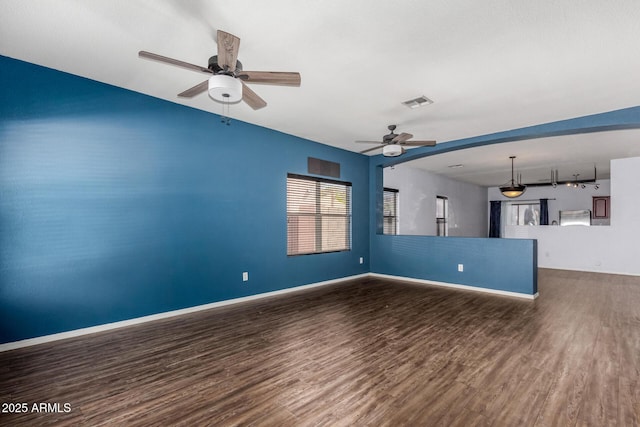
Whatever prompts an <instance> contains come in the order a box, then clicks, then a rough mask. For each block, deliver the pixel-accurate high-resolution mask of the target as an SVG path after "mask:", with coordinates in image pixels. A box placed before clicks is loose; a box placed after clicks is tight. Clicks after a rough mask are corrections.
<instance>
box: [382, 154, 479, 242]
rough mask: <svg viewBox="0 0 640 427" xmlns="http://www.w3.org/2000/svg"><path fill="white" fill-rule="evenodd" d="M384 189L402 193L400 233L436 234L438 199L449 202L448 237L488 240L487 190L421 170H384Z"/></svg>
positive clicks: (404, 168)
mask: <svg viewBox="0 0 640 427" xmlns="http://www.w3.org/2000/svg"><path fill="white" fill-rule="evenodd" d="M384 186H385V187H390V188H395V189H397V190H399V196H398V197H399V208H398V217H399V234H412V235H426V236H435V235H436V196H446V197H447V198H448V199H449V236H464V237H487V223H488V213H487V191H486V189H485V188H484V187H481V186H478V185H473V184H468V183H465V182H460V181H455V180H453V179H449V178H445V177H443V176H440V175H437V174H434V173H430V172H427V171H425V170H422V169H417V168H411V167H408V166H405V165H398V166H395V167H394V168H393V169H392V168H385V169H384Z"/></svg>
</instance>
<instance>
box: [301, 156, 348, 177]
mask: <svg viewBox="0 0 640 427" xmlns="http://www.w3.org/2000/svg"><path fill="white" fill-rule="evenodd" d="M307 159H308V160H307V171H309V173H311V174H314V175H324V176H330V177H332V178H340V163H336V162H330V161H328V160H322V159H316V158H314V157H308V158H307Z"/></svg>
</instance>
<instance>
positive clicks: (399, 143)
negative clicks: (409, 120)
mask: <svg viewBox="0 0 640 427" xmlns="http://www.w3.org/2000/svg"><path fill="white" fill-rule="evenodd" d="M387 129H389V130H390V131H391V132H390V133H389V134H387V135H385V136H383V137H382V141H356V142H358V143H365V144H380V146H379V147H373V148H367V149H366V150H363V151H360V153H367V152H369V151H373V150H377V149H378V148H382V154H383V155H384V156H386V157H396V156H399V155H401V154H402V153H404V152H405V149H404V147H433V146H434V145H436V142H435V141H409V140H410V139H411V138H413V135H411V134H410V133H405V132H402V133H401V134H400V135H398V134H396V133H394V132H393V131H394V130H396V125H389V126H387Z"/></svg>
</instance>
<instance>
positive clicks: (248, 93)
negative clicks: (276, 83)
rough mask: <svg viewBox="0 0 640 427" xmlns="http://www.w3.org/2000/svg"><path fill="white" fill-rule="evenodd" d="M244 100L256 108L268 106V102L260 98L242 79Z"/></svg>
mask: <svg viewBox="0 0 640 427" xmlns="http://www.w3.org/2000/svg"><path fill="white" fill-rule="evenodd" d="M240 82H241V83H242V100H243V101H244V102H246V103H247V105H249V107H251V108H253V109H254V110H259V109H260V108H264V107H266V106H267V102H266V101H265V100H264V99H262V98H260V97H259V96H258V94H257V93H255V92H254V91H252V90H251V89H250V88H249V86H247V85H246V84H245V83H244V82H243V81H242V80H240Z"/></svg>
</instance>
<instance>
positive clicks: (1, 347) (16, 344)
mask: <svg viewBox="0 0 640 427" xmlns="http://www.w3.org/2000/svg"><path fill="white" fill-rule="evenodd" d="M368 276H369V273H363V274H357V275H354V276H347V277H341V278H339V279H333V280H325V281H323V282H316V283H310V284H308V285H301V286H296V287H294V288H286V289H280V290H277V291H272V292H265V293H262V294H256V295H249V296H246V297H240V298H233V299H229V300H224V301H217V302H212V303H209V304H203V305H197V306H195V307H187V308H182V309H179V310H172V311H166V312H164V313H158V314H151V315H149V316H142V317H136V318H134V319H127V320H122V321H119V322H113V323H105V324H103V325H97V326H91V327H88V328H82V329H74V330H72V331H67V332H60V333H57V334H51V335H44V336H41V337H35V338H29V339H26V340H21V341H13V342H9V343H5V344H0V352H3V351H8V350H14V349H17V348H22V347H29V346H32V345H37V344H44V343H48V342H52V341H58V340H63V339H66V338H73V337H79V336H82V335H88V334H95V333H97V332H104V331H110V330H112V329H118V328H124V327H126V326H132V325H139V324H140V323H146V322H152V321H154V320H160V319H166V318H169V317H175V316H181V315H183V314H189V313H195V312H197V311H202V310H209V309H211V308H216V307H223V306H225V305H231V304H238V303H241V302H247V301H253V300H257V299H261V298H267V297H272V296H276V295H283V294H288V293H292V292H298V291H303V290H306V289H311V288H317V287H320V286H326V285H332V284H334V283H340V282H345V281H347V280H353V279H361V278H364V277H368Z"/></svg>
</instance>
